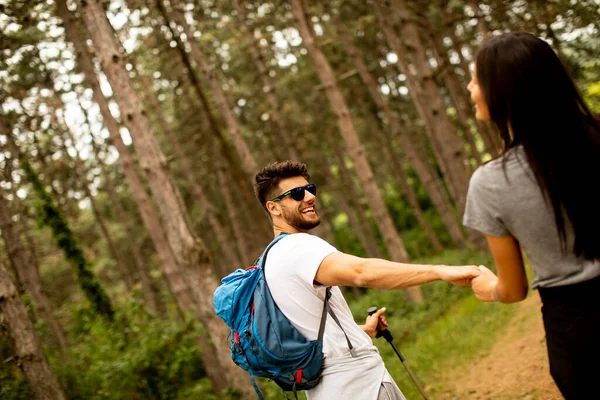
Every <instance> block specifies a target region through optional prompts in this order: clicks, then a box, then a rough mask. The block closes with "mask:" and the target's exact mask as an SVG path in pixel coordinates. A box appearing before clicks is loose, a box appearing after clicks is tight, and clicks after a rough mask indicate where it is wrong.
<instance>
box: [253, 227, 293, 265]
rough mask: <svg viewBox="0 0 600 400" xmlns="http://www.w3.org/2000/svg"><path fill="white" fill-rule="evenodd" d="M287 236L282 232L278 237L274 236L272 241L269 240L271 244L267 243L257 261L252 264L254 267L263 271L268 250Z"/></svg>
mask: <svg viewBox="0 0 600 400" xmlns="http://www.w3.org/2000/svg"><path fill="white" fill-rule="evenodd" d="M287 235H289V233H287V232H282V233H280V234H279V235H277V236H275V238H274V239H273V240H271V243H269V244H268V245H267V247H266V248H265V250H264V251H263V252H262V254H261V255H260V257H258V259H257V260H256V262H255V263H254V265H256V266H257V267H259V268H261V269H263V270H264V268H265V265H266V260H267V253H269V250H271V247H273V246H275V243H277V242H279V241H280V240H281V239H283V238H284V237H286V236H287Z"/></svg>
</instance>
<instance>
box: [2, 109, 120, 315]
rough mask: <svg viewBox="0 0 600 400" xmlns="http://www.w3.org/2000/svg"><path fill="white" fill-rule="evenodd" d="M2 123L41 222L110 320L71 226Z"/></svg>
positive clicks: (106, 302) (101, 292)
mask: <svg viewBox="0 0 600 400" xmlns="http://www.w3.org/2000/svg"><path fill="white" fill-rule="evenodd" d="M3 118H4V117H3ZM3 122H4V121H3V120H0V133H2V134H4V135H5V136H6V138H7V142H8V147H9V149H10V151H11V154H12V155H13V157H15V158H17V159H18V160H19V163H20V166H21V168H22V169H23V171H24V173H25V175H26V176H27V179H28V180H29V182H30V183H31V185H32V186H33V189H34V191H35V193H36V194H37V196H38V201H37V202H36V209H37V213H38V214H39V217H40V219H41V221H42V222H43V224H44V225H46V226H48V227H49V228H50V229H51V230H52V235H53V236H54V239H55V240H56V242H57V244H58V246H59V247H60V248H61V249H62V250H63V252H64V254H65V257H66V259H67V260H68V261H69V262H70V263H71V264H72V265H73V267H74V268H75V273H76V276H77V280H78V282H79V285H80V287H81V290H82V291H83V293H84V295H85V296H86V298H87V299H88V300H89V302H90V303H91V305H92V308H93V309H94V311H95V312H96V313H97V314H99V315H101V316H104V317H106V318H108V319H109V320H112V319H113V317H114V311H113V308H112V305H111V303H110V299H109V298H108V295H107V294H106V292H105V291H104V288H103V287H102V286H101V285H100V282H99V281H98V279H97V278H96V276H95V275H94V273H93V272H92V270H91V266H90V263H89V261H88V260H87V258H86V257H85V255H84V254H83V251H82V250H81V247H80V245H79V243H78V242H77V240H76V239H75V235H74V234H73V231H72V230H71V227H70V226H69V224H68V223H67V220H66V219H65V217H64V215H63V214H62V213H61V211H60V209H59V208H58V207H57V205H56V204H55V202H54V200H53V199H52V197H51V196H50V195H49V194H48V192H47V191H46V188H45V187H44V184H43V183H42V181H41V180H40V177H39V175H38V173H37V171H35V170H34V169H33V167H32V166H31V164H30V163H29V161H28V160H27V158H26V157H25V155H24V154H23V153H22V152H21V151H20V150H19V147H18V145H17V144H16V142H15V140H14V138H13V136H12V135H13V134H12V132H11V129H10V128H9V127H8V126H6V125H5V123H3Z"/></svg>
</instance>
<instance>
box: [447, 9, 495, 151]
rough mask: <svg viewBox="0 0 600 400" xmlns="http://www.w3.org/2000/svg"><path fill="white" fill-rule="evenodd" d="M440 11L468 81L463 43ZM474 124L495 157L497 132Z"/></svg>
mask: <svg viewBox="0 0 600 400" xmlns="http://www.w3.org/2000/svg"><path fill="white" fill-rule="evenodd" d="M441 13H442V18H443V20H444V21H445V23H444V26H445V27H446V29H444V33H445V34H447V35H448V37H449V38H450V40H451V41H452V48H453V49H454V51H455V52H456V53H457V54H458V57H459V60H460V64H459V65H460V68H461V69H462V70H463V72H464V73H465V80H466V81H469V80H470V78H469V75H470V70H469V65H468V63H467V61H466V60H465V57H464V55H463V53H462V48H463V43H462V42H461V40H460V39H459V38H458V36H457V35H456V32H455V27H454V25H451V23H450V22H449V21H450V18H451V16H450V15H448V14H447V13H446V12H445V11H444V10H442V12H441ZM471 116H472V118H475V115H474V112H473V108H472V107H471ZM476 124H477V131H478V132H479V135H480V136H481V139H482V140H483V143H484V144H485V149H486V150H487V151H488V152H489V153H490V154H491V155H492V157H495V156H496V155H498V154H499V152H500V150H501V148H502V146H501V144H500V141H499V139H498V134H497V133H496V132H494V130H493V129H492V127H491V125H490V124H487V123H485V122H482V121H479V120H476Z"/></svg>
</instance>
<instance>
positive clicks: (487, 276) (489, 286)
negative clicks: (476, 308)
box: [471, 265, 498, 301]
mask: <svg viewBox="0 0 600 400" xmlns="http://www.w3.org/2000/svg"><path fill="white" fill-rule="evenodd" d="M479 270H480V271H481V273H480V274H479V276H477V277H476V278H474V279H473V280H472V281H471V288H472V289H473V293H475V297H477V299H478V300H481V301H498V298H497V295H496V285H497V284H498V277H497V276H496V275H495V274H494V273H493V272H492V271H490V270H489V269H488V268H486V267H484V266H483V265H480V266H479Z"/></svg>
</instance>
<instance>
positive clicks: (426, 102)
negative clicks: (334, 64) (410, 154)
mask: <svg viewBox="0 0 600 400" xmlns="http://www.w3.org/2000/svg"><path fill="white" fill-rule="evenodd" d="M385 2H386V1H385V0H376V1H375V2H374V5H375V11H376V14H377V16H378V19H379V21H380V24H381V27H382V30H383V33H384V34H385V36H386V38H387V41H388V43H389V45H390V48H391V50H392V51H393V52H395V53H396V54H397V55H398V67H399V69H400V72H402V73H403V74H404V75H405V76H406V85H407V87H408V89H409V91H410V94H411V97H412V99H413V102H414V103H415V105H416V107H417V110H418V111H419V114H420V115H421V117H422V118H423V122H424V123H425V126H426V132H427V134H428V136H429V138H430V141H431V145H432V148H433V149H434V153H435V155H436V158H437V160H438V163H439V165H440V167H441V169H442V171H443V173H444V177H445V179H446V181H447V182H448V188H449V189H450V193H451V195H452V197H453V199H454V202H455V204H456V207H457V209H458V210H459V213H460V214H461V215H462V212H463V210H464V206H465V201H466V193H467V187H468V183H469V182H468V178H469V177H468V174H467V171H468V168H467V166H466V165H465V162H466V157H465V150H464V145H463V143H462V140H461V139H460V137H458V135H457V134H456V128H455V127H454V124H453V123H452V121H450V119H449V118H448V116H447V114H446V105H445V104H444V100H443V98H442V97H441V93H440V91H439V89H438V87H437V84H436V83H435V80H434V74H433V71H432V69H431V67H430V65H429V60H428V58H427V56H426V53H425V49H424V47H423V44H422V42H421V39H420V38H419V32H418V30H417V27H416V26H415V25H414V21H412V20H411V19H410V18H409V14H408V9H407V8H406V4H405V2H404V0H395V1H394V2H393V9H394V13H393V14H398V15H400V16H401V18H402V21H401V23H402V28H401V31H400V32H401V35H402V40H400V38H399V37H398V36H397V35H396V34H395V32H394V30H393V27H392V24H390V22H389V18H390V16H389V14H390V11H389V10H387V9H386V8H384V6H385V4H384V3H385ZM405 43H406V46H405ZM407 48H408V49H410V51H409V50H407ZM409 56H411V57H410V59H411V62H412V65H413V67H414V68H413V69H412V72H414V73H411V69H410V68H409V66H408V59H409Z"/></svg>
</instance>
